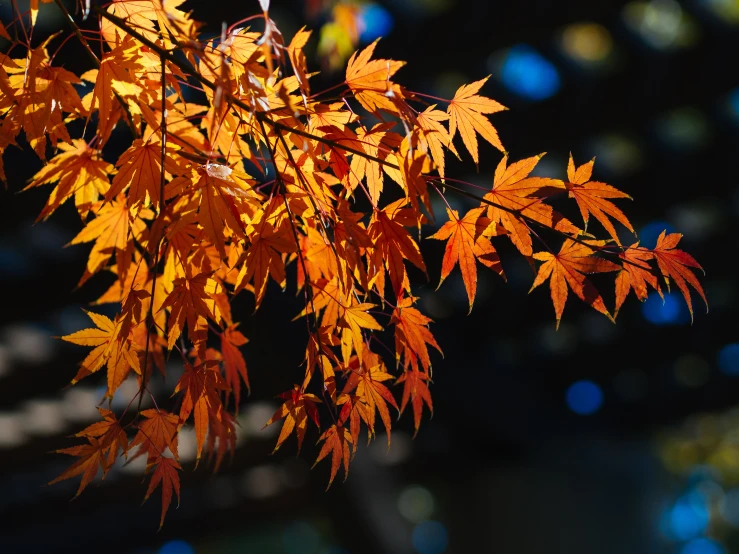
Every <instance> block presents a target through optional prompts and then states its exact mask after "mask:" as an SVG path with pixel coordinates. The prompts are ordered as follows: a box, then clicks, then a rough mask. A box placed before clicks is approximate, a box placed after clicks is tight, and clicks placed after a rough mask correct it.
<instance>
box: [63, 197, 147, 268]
mask: <svg viewBox="0 0 739 554" xmlns="http://www.w3.org/2000/svg"><path fill="white" fill-rule="evenodd" d="M132 227H133V229H132ZM146 230H147V227H146V223H144V222H143V221H142V220H141V219H134V220H133V221H131V218H130V215H129V209H128V206H127V205H126V199H125V197H119V198H117V199H116V200H115V201H113V202H109V203H106V204H105V205H104V206H102V207H101V208H99V211H98V212H97V216H96V217H95V219H93V220H92V221H90V222H89V223H88V224H87V225H86V226H85V228H84V229H82V231H80V232H79V233H78V234H77V236H76V237H74V238H73V239H72V241H71V242H70V243H69V244H70V245H71V244H81V243H84V242H90V241H93V240H94V241H95V245H94V246H93V247H92V251H91V252H90V256H89V258H88V260H87V273H88V274H90V275H93V274H95V273H97V272H98V271H99V270H100V269H102V268H103V267H104V266H105V264H106V263H107V261H108V260H109V259H110V257H111V256H112V255H113V253H116V254H118V255H122V254H123V253H124V252H126V251H127V250H128V248H129V245H130V242H129V232H133V234H134V236H139V237H140V236H142V235H143V234H144V233H145V232H146ZM121 262H122V260H119V262H118V265H119V266H121V265H122V263H121Z"/></svg>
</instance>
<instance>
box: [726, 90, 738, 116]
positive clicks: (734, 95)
mask: <svg viewBox="0 0 739 554" xmlns="http://www.w3.org/2000/svg"><path fill="white" fill-rule="evenodd" d="M728 104H729V114H730V115H731V116H732V117H733V118H734V119H736V120H737V121H739V87H736V88H735V89H733V90H732V91H731V92H730V93H729V97H728Z"/></svg>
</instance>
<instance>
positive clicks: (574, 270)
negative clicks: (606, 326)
mask: <svg viewBox="0 0 739 554" xmlns="http://www.w3.org/2000/svg"><path fill="white" fill-rule="evenodd" d="M594 253H595V250H594V249H593V248H591V247H589V246H588V245H587V244H583V243H581V242H575V241H573V240H570V239H567V240H566V241H565V243H564V244H563V245H562V248H561V249H560V251H559V253H558V254H551V253H549V252H537V253H536V254H534V259H536V260H539V261H541V262H544V263H543V264H542V265H541V267H540V268H539V273H538V274H537V276H536V279H535V280H534V284H533V285H531V290H534V289H535V288H536V287H538V286H539V285H541V284H542V283H543V282H544V281H546V280H547V279H550V287H551V291H552V302H553V304H554V313H555V314H556V316H557V328H559V322H560V320H561V319H562V312H563V311H564V309H565V302H566V301H567V289H568V286H569V288H571V289H572V292H574V293H575V295H577V297H578V298H580V300H582V301H583V302H585V303H586V304H588V305H590V306H592V307H593V308H594V309H596V310H597V311H599V312H600V313H602V314H604V315H605V316H606V317H608V319H610V320H611V321H613V318H612V317H611V314H610V313H609V312H608V310H607V309H606V305H605V304H604V302H603V298H602V297H601V295H600V293H599V292H598V291H597V290H596V288H595V287H594V286H593V284H592V283H591V282H590V281H589V280H588V279H587V278H586V277H585V274H586V273H603V272H607V271H618V270H619V269H621V268H620V266H618V265H616V264H614V263H613V262H610V261H608V260H606V259H603V258H599V257H597V256H594V255H593V254H594Z"/></svg>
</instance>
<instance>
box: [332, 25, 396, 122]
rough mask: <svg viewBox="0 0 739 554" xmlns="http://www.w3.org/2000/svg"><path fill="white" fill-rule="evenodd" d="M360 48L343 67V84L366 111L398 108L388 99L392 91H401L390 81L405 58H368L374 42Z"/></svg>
mask: <svg viewBox="0 0 739 554" xmlns="http://www.w3.org/2000/svg"><path fill="white" fill-rule="evenodd" d="M379 40H380V39H377V40H375V41H374V42H373V43H372V44H370V45H369V46H367V47H366V48H365V49H364V50H362V51H361V52H355V53H354V54H353V55H352V57H351V58H350V59H349V63H348V65H347V67H346V84H347V86H348V87H349V88H350V89H351V90H352V92H353V93H354V98H356V99H357V101H358V102H359V103H360V104H361V105H362V107H363V108H364V109H366V110H367V111H369V112H373V113H378V112H379V110H386V111H389V112H391V113H394V112H397V111H398V109H397V107H396V105H395V103H394V102H393V100H392V98H391V97H392V96H393V95H401V94H402V93H401V91H400V88H399V87H398V86H397V85H394V84H393V82H392V81H390V77H392V76H393V75H394V74H395V73H396V72H397V71H398V70H399V69H400V68H401V67H403V66H404V65H405V62H399V61H395V60H382V59H379V60H372V61H370V59H371V58H372V54H373V53H374V51H375V47H376V46H377V42H378V41H379Z"/></svg>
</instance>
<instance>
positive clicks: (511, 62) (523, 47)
mask: <svg viewBox="0 0 739 554" xmlns="http://www.w3.org/2000/svg"><path fill="white" fill-rule="evenodd" d="M500 80H501V81H502V82H503V85H504V86H505V87H506V88H507V89H508V90H510V91H511V92H513V93H515V94H517V95H518V96H521V97H523V98H525V99H526V100H534V101H539V100H545V99H547V98H550V97H551V96H554V95H555V94H557V91H559V89H560V86H561V81H560V78H559V73H558V72H557V68H556V67H554V65H553V64H552V63H551V62H550V61H549V60H547V59H546V58H545V57H543V56H542V55H541V54H539V53H538V52H537V51H536V50H534V49H533V48H532V47H531V46H529V45H527V44H517V45H516V46H513V47H512V48H511V49H510V50H508V52H507V55H506V57H505V59H504V60H503V65H502V67H501V69H500Z"/></svg>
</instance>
